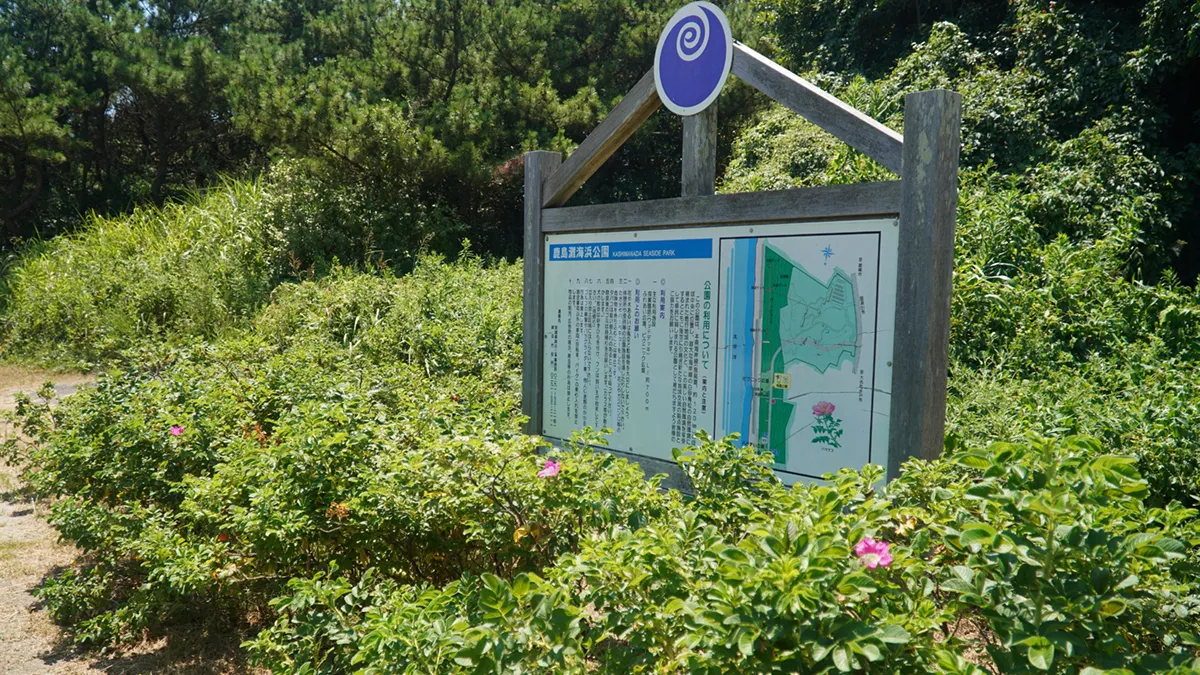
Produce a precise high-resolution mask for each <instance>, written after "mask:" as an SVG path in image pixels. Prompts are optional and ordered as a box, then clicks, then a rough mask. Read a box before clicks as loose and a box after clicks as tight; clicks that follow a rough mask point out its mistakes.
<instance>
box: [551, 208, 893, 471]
mask: <svg viewBox="0 0 1200 675" xmlns="http://www.w3.org/2000/svg"><path fill="white" fill-rule="evenodd" d="M614 226H615V225H614ZM898 249H899V237H898V227H897V221H896V219H895V218H882V219H871V220H832V221H826V222H804V223H778V224H761V223H760V224H753V225H713V226H711V227H689V228H679V229H656V230H653V231H604V232H594V233H578V234H558V235H548V236H547V237H546V245H545V246H544V248H543V256H544V260H543V263H544V275H545V282H544V287H543V288H544V297H543V300H542V302H543V304H542V307H543V317H544V326H543V340H542V359H543V364H542V365H543V368H542V378H543V379H542V388H541V396H542V401H541V403H542V426H543V429H542V433H543V434H544V435H546V436H548V437H551V438H568V437H569V436H570V435H571V433H572V432H574V431H576V430H578V429H581V428H583V427H588V426H590V427H592V428H595V429H602V428H609V429H612V434H611V435H610V436H609V444H610V447H611V448H612V449H614V450H618V451H622V452H627V453H630V454H633V455H638V456H643V457H650V458H655V459H662V460H670V459H671V450H672V448H678V447H684V446H686V445H689V444H691V443H692V442H694V434H695V432H696V430H698V429H703V430H706V431H709V432H710V433H713V434H715V435H716V436H718V437H721V436H724V435H727V434H731V433H737V434H739V435H740V439H741V442H742V443H753V444H755V445H756V446H758V447H759V448H762V449H766V450H769V451H770V452H771V453H772V454H773V455H774V456H775V460H776V462H775V468H776V470H777V472H778V474H779V476H780V478H781V479H783V480H784V482H787V483H791V482H795V481H797V480H801V479H804V478H819V477H820V476H821V475H822V474H824V473H826V472H830V471H836V470H837V469H839V468H841V467H853V468H859V467H861V466H863V465H864V464H867V463H869V462H876V463H881V462H884V461H886V459H887V447H888V431H889V429H888V422H889V410H890V408H891V395H890V391H891V381H892V357H893V348H894V345H893V340H894V335H895V333H894V331H893V325H894V322H895V312H896V280H897V273H898V269H897V255H898Z"/></svg>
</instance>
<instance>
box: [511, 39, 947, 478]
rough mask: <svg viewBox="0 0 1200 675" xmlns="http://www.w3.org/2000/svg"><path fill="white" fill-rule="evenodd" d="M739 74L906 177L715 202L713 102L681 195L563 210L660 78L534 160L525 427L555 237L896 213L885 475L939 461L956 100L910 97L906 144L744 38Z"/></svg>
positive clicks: (638, 119)
mask: <svg viewBox="0 0 1200 675" xmlns="http://www.w3.org/2000/svg"><path fill="white" fill-rule="evenodd" d="M732 74H733V75H735V76H737V77H738V78H740V79H742V80H743V81H745V82H746V83H748V84H750V85H752V86H753V87H755V88H756V89H758V90H759V91H761V92H763V93H765V94H766V95H768V96H770V97H771V98H773V99H774V100H776V101H778V102H779V103H782V104H783V105H784V106H786V107H788V108H789V109H791V110H792V111H794V112H796V113H799V114H800V115H801V116H803V117H804V118H805V119H807V120H808V121H810V122H812V123H813V124H816V125H817V126H818V127H820V128H822V129H824V130H825V131H827V132H829V133H830V134H832V135H834V136H835V137H837V138H839V139H841V140H842V141H844V142H846V143H847V144H849V145H850V146H851V147H853V148H855V149H856V150H859V151H860V152H862V153H863V154H865V155H867V156H868V157H871V158H872V159H874V160H876V161H877V162H879V163H880V164H882V165H883V166H885V167H887V168H888V169H889V170H891V171H892V172H894V173H896V174H898V175H899V177H900V178H899V180H893V181H884V182H876V183H858V184H850V185H831V186H822V187H813V188H799V189H790V190H778V191H768V192H753V193H741V194H722V195H717V194H714V192H715V182H716V136H717V134H716V122H717V114H716V105H715V104H714V105H712V106H710V107H709V108H707V109H706V110H704V111H702V112H700V113H698V114H696V115H692V116H689V117H684V118H683V170H682V177H681V180H682V194H683V196H681V197H679V198H674V199H658V200H649V201H640V202H623V203H615V204H598V205H594V206H574V207H564V206H563V204H564V203H566V201H567V200H568V199H570V197H571V196H572V195H573V194H574V193H575V192H576V191H577V190H578V189H579V188H580V187H581V186H582V185H583V183H584V182H585V181H586V180H587V179H588V178H590V177H591V176H592V174H594V173H595V172H596V170H597V169H598V168H599V167H600V166H601V165H602V164H603V163H604V162H605V161H606V160H607V159H608V158H609V157H611V156H612V154H613V153H614V152H616V150H617V149H618V148H619V147H620V146H621V145H622V144H623V143H624V142H625V141H626V140H628V139H629V137H630V136H631V135H632V134H633V132H634V131H635V130H636V129H637V127H638V126H639V125H640V124H641V123H642V122H643V121H645V120H646V119H647V118H648V117H649V116H650V115H651V114H653V113H654V112H655V111H656V110H657V109H658V108H659V106H660V105H661V101H660V100H659V97H658V92H657V91H656V89H655V85H654V72H653V70H651V71H650V72H647V73H646V75H645V76H643V77H642V79H641V80H640V81H639V82H638V83H637V84H636V85H635V86H634V87H633V89H632V90H630V92H629V93H628V94H627V95H626V96H625V98H624V99H622V100H621V102H620V103H618V104H617V106H616V107H615V108H613V110H612V112H611V113H610V114H609V115H608V117H606V118H605V119H604V121H602V122H601V123H600V124H599V126H597V127H596V129H595V130H594V131H593V132H592V133H591V134H590V135H589V136H588V137H587V138H586V139H584V141H583V142H582V143H580V144H579V147H578V148H577V149H576V150H575V152H573V153H572V154H571V156H570V157H568V158H567V159H566V161H563V159H562V156H561V154H559V153H557V152H545V151H535V152H530V153H526V155H525V247H524V255H525V268H524V275H525V276H524V279H525V287H524V297H523V303H524V337H523V348H524V355H523V373H522V376H523V379H522V410H523V412H524V414H525V415H526V416H527V417H528V418H529V421H528V423H527V425H526V431H527V432H528V433H530V434H539V435H540V434H541V433H542V430H543V424H542V381H543V361H542V340H543V338H544V335H543V333H544V324H543V314H542V311H543V299H544V273H545V270H544V260H545V257H544V255H545V246H546V239H547V235H549V234H565V233H580V232H603V231H616V230H639V231H640V230H653V229H662V228H679V227H701V226H705V227H710V226H714V225H745V224H749V223H768V222H803V221H814V220H829V219H848V218H864V217H894V218H898V221H899V228H900V232H899V241H900V247H899V268H898V280H897V296H896V320H895V352H894V355H893V361H894V365H893V370H892V391H891V394H892V396H891V409H890V426H889V429H890V430H889V437H888V458H887V467H886V468H887V476H888V478H889V479H891V478H894V477H896V476H897V475H899V472H900V466H901V464H902V463H903V462H904V461H905V460H906V459H908V458H909V457H922V458H925V459H934V458H936V457H937V456H938V455H939V454H941V450H942V445H943V435H944V432H945V412H946V381H947V370H948V362H949V340H950V292H951V285H952V275H953V271H954V228H955V218H956V212H957V206H958V155H959V144H960V140H959V134H960V131H959V127H960V120H961V107H962V98H961V96H960V95H959V94H957V93H955V92H952V91H946V90H930V91H920V92H914V93H911V94H908V95H907V96H906V97H905V105H904V134H903V136H901V135H900V134H897V133H896V132H895V131H893V130H891V129H889V128H888V127H886V126H884V125H883V124H881V123H879V122H877V121H876V120H874V119H872V118H870V117H868V116H867V115H864V114H863V113H862V112H860V111H858V110H856V109H854V108H853V107H852V106H850V105H848V104H846V103H845V102H843V101H841V100H839V99H837V98H836V97H834V96H833V95H831V94H829V93H827V92H825V91H822V90H821V89H819V88H818V87H816V86H815V85H813V84H812V83H810V82H807V81H805V80H804V79H802V78H800V77H799V76H797V75H795V74H794V73H791V72H789V71H788V70H786V69H784V68H783V67H782V66H780V65H778V64H776V63H774V62H773V61H771V60H770V59H768V58H766V57H765V56H763V55H762V54H759V53H758V52H756V51H754V50H752V49H750V48H749V47H746V46H745V45H743V44H740V43H736V42H735V43H734V60H733V68H732ZM613 223H620V226H619V227H617V226H614V225H613ZM622 454H624V453H622ZM636 458H637V460H638V461H639V462H641V463H642V464H643V466H645V468H646V469H647V470H661V469H669V468H670V467H673V466H674V464H673V463H671V462H663V461H661V460H654V461H653V462H649V463H648V462H647V459H649V458H644V457H641V456H637V457H636ZM649 464H654V465H656V466H650V465H649ZM665 465H669V466H665Z"/></svg>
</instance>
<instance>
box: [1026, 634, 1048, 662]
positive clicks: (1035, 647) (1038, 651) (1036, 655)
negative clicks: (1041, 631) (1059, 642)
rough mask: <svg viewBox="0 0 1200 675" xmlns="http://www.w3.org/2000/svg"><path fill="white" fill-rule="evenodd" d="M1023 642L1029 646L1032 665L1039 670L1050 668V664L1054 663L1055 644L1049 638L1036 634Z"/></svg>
mask: <svg viewBox="0 0 1200 675" xmlns="http://www.w3.org/2000/svg"><path fill="white" fill-rule="evenodd" d="M1021 642H1022V644H1025V645H1028V646H1029V664H1030V665H1032V666H1033V667H1034V668H1037V669H1038V670H1050V666H1051V665H1053V664H1054V645H1053V644H1051V643H1050V641H1049V640H1047V639H1046V638H1044V637H1042V636H1040V635H1035V636H1034V637H1030V638H1025V639H1024V640H1022V641H1021Z"/></svg>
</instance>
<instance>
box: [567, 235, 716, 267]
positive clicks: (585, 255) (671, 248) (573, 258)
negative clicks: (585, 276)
mask: <svg viewBox="0 0 1200 675" xmlns="http://www.w3.org/2000/svg"><path fill="white" fill-rule="evenodd" d="M712 255H713V240H712V239H660V240H659V241H603V242H601V241H588V242H580V243H577V244H551V245H550V262H585V261H589V260H610V261H611V260H689V259H690V260H695V259H698V258H711V257H712Z"/></svg>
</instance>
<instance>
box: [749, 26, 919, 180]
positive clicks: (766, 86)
mask: <svg viewBox="0 0 1200 675" xmlns="http://www.w3.org/2000/svg"><path fill="white" fill-rule="evenodd" d="M733 74H734V75H737V76H738V77H740V78H741V79H742V80H744V81H745V82H746V83H747V84H749V85H751V86H753V87H754V88H755V89H758V90H759V91H761V92H762V93H764V94H766V95H767V96H770V97H771V98H773V99H775V100H776V101H779V102H780V103H782V104H783V105H785V106H787V107H788V108H790V109H792V110H793V111H795V112H797V113H799V114H800V115H802V116H803V117H804V118H805V119H807V120H808V121H810V122H812V123H813V124H815V125H817V126H819V127H821V128H822V129H824V130H825V131H828V132H829V133H831V134H833V135H834V136H836V137H838V138H840V139H841V140H843V141H845V142H846V143H848V144H849V145H850V146H851V147H853V148H854V149H856V150H858V151H860V152H862V153H863V154H865V155H866V156H868V157H870V158H871V159H874V160H875V161H877V162H879V163H880V164H882V165H884V166H885V167H887V168H888V169H890V170H891V171H892V172H894V173H895V174H896V175H900V164H901V148H902V147H903V145H904V139H903V138H902V137H901V136H900V134H897V133H896V132H895V131H892V130H891V129H889V128H887V127H886V126H884V125H883V124H881V123H879V122H877V121H875V120H874V119H872V118H870V117H868V116H867V115H864V114H863V113H862V112H859V111H858V110H856V109H855V108H854V107H852V106H850V105H848V104H846V103H845V102H843V101H840V100H838V98H837V97H835V96H833V95H832V94H830V93H829V92H826V91H824V90H822V89H821V88H820V87H817V86H816V85H814V84H812V83H811V82H808V81H807V80H805V79H803V78H801V77H800V76H798V75H796V74H795V73H792V72H791V71H789V70H787V69H786V68H784V67H783V66H781V65H779V64H778V63H775V62H774V61H772V60H771V59H768V58H767V57H765V56H763V55H762V54H759V53H758V52H756V51H754V50H753V49H750V48H749V47H747V46H746V45H744V44H742V43H740V42H735V43H733Z"/></svg>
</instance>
